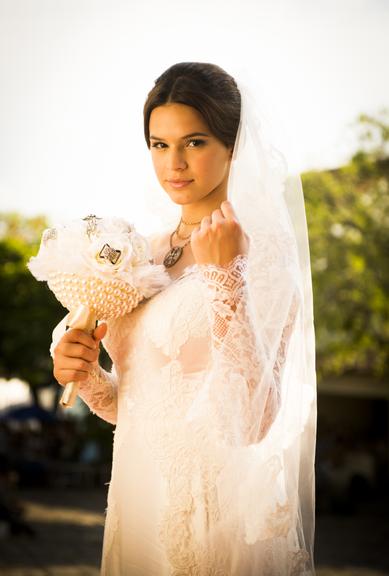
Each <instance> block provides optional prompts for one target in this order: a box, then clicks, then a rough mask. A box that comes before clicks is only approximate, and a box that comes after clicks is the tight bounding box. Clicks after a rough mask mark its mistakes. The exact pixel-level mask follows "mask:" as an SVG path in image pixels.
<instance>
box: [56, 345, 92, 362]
mask: <svg viewBox="0 0 389 576" xmlns="http://www.w3.org/2000/svg"><path fill="white" fill-rule="evenodd" d="M61 353H62V354H63V355H64V356H68V357H69V358H82V359H83V360H86V361H87V362H95V361H96V360H97V358H98V357H99V349H98V348H95V349H94V350H91V349H90V348H88V347H87V346H84V344H78V343H77V344H73V343H72V342H63V343H62V346H61Z"/></svg>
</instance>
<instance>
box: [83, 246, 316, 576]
mask: <svg viewBox="0 0 389 576" xmlns="http://www.w3.org/2000/svg"><path fill="white" fill-rule="evenodd" d="M247 272H248V269H247V257H246V256H245V255H242V254H239V255H237V256H236V257H235V258H234V259H233V260H232V261H231V262H230V263H229V264H228V265H227V266H225V267H222V266H216V265H213V264H203V265H194V266H193V267H192V268H191V269H190V270H188V273H187V274H186V275H184V277H183V278H181V279H180V280H179V281H177V282H175V283H173V284H172V285H170V286H168V287H167V288H166V289H165V290H163V291H162V292H160V293H158V294H157V295H155V296H154V297H153V298H151V299H150V300H148V301H146V302H144V303H142V304H141V305H139V306H138V308H137V309H135V310H134V311H133V312H132V313H131V314H130V315H128V316H126V317H123V318H122V319H119V320H117V321H114V322H112V323H111V325H109V331H108V335H107V337H106V339H105V340H104V345H105V347H106V348H107V350H108V352H109V354H110V356H111V358H112V359H113V362H114V367H115V369H114V370H113V372H112V373H108V372H106V371H104V370H103V369H102V368H100V367H96V368H95V369H94V370H93V371H92V373H91V374H90V378H89V379H88V380H87V381H86V382H83V383H82V384H81V385H80V389H79V395H80V397H81V398H82V399H83V400H84V402H86V404H87V405H88V406H89V408H90V410H91V411H92V412H93V413H95V414H96V415H98V416H99V417H100V418H103V419H104V420H106V421H108V422H110V423H112V424H115V425H117V426H116V429H115V431H114V451H113V458H114V467H115V473H114V475H113V478H112V481H111V484H110V487H109V497H108V508H107V523H106V528H105V533H104V549H103V562H102V571H101V574H102V576H121V570H122V566H123V564H122V560H123V558H124V557H125V555H126V553H127V554H128V550H127V551H126V550H125V546H124V545H123V544H122V542H123V541H125V538H124V537H123V538H122V537H119V535H118V531H119V530H120V531H123V530H124V528H123V526H124V522H123V521H122V520H123V519H124V518H126V517H131V515H135V511H134V510H131V509H128V508H126V506H125V505H124V504H123V502H126V501H125V500H123V496H124V495H123V486H127V490H128V491H129V490H130V485H131V483H130V482H128V483H127V482H126V478H131V477H133V473H134V467H136V466H139V467H140V466H143V465H145V466H147V463H148V462H152V467H150V468H145V472H144V475H143V477H144V478H147V479H149V478H151V479H152V481H153V482H155V486H154V488H153V489H152V494H151V493H150V492H146V488H143V486H142V485H141V484H140V483H139V486H138V488H137V490H138V491H139V493H138V492H137V493H136V496H134V499H135V500H136V499H138V500H141V499H142V498H143V499H145V500H146V499H148V498H149V496H150V497H151V495H153V497H156V496H155V495H160V502H159V505H158V504H156V507H157V508H158V510H157V511H156V517H155V526H156V534H155V541H154V540H151V539H148V540H147V542H146V541H145V542H144V543H143V545H144V551H146V548H147V553H146V552H145V555H144V556H147V557H148V558H149V559H150V564H147V566H146V564H144V565H143V564H141V560H139V564H138V563H137V562H138V559H137V558H135V556H134V557H131V558H129V557H128V558H127V560H128V563H127V564H126V566H131V568H129V569H128V574H129V576H131V574H133V575H134V576H135V575H136V576H252V574H254V573H261V574H262V575H263V576H267V575H268V576H274V574H275V573H277V574H278V573H279V574H282V575H284V576H297V575H301V574H305V573H306V574H307V576H308V574H310V572H309V571H307V572H304V571H303V570H304V568H303V566H304V563H305V561H306V555H307V553H306V552H305V551H304V550H300V549H299V548H298V545H297V547H296V543H295V542H294V543H293V547H291V546H289V545H288V544H286V535H287V534H288V532H289V530H290V507H289V505H288V504H287V503H285V504H284V503H282V504H281V503H280V502H278V501H277V500H274V502H273V503H272V504H273V506H272V507H271V508H269V511H268V515H267V518H266V519H263V521H262V522H261V523H259V524H258V523H257V524H258V525H256V518H255V514H254V512H255V510H254V511H251V515H252V516H253V519H252V518H250V517H249V515H248V516H247V518H246V530H247V532H249V533H250V535H251V539H250V543H249V541H248V540H245V539H244V528H245V526H244V520H245V519H244V518H242V519H236V518H235V517H234V516H233V514H232V512H231V509H230V508H231V507H230V505H229V503H231V500H230V501H228V500H227V499H224V498H223V489H224V488H223V486H224V484H223V482H224V480H223V478H224V476H223V475H224V474H225V473H226V464H227V463H228V459H229V458H232V457H234V455H237V458H240V454H242V459H241V460H237V462H240V463H242V470H241V473H242V474H243V475H244V474H245V473H246V472H245V469H244V468H243V466H244V465H245V464H244V463H245V462H246V460H245V458H246V456H245V454H246V452H245V450H247V449H248V447H249V445H250V444H251V443H253V442H256V443H258V442H259V441H260V440H261V439H263V438H265V436H266V434H267V432H268V431H269V430H270V429H271V426H272V423H273V422H274V419H275V418H276V416H277V413H278V410H279V406H280V401H281V390H280V385H281V381H282V374H283V370H284V367H285V362H286V359H287V351H288V345H289V341H290V338H291V337H292V334H293V329H294V325H295V322H296V319H297V317H298V313H299V307H300V301H299V298H298V296H297V294H295V295H294V296H293V298H292V299H291V300H290V301H289V302H287V303H285V310H286V313H285V323H284V328H283V331H282V334H280V335H278V337H277V338H275V340H277V342H278V346H277V349H276V350H273V349H271V348H270V347H269V346H266V342H265V344H264V343H263V342H259V341H258V339H257V334H256V332H255V330H254V327H253V318H254V311H253V307H252V302H251V300H250V292H249V288H248V282H247ZM269 358H273V359H274V361H273V370H272V372H271V373H270V374H268V373H267V372H266V371H264V368H263V366H264V360H266V361H268V359H269ZM206 385H208V386H209V388H208V400H209V402H208V403H207V404H206V412H205V413H203V412H201V411H200V414H206V416H207V417H206V418H205V419H201V418H200V419H197V420H196V419H194V420H193V421H192V422H189V423H188V422H187V421H186V420H185V418H184V417H183V416H184V415H186V414H188V412H189V411H190V409H191V408H192V407H193V406H194V405H195V404H196V398H197V397H198V395H199V393H200V391H201V390H202V389H203V388H204V389H205V388H206ZM207 411H208V412H207ZM258 427H259V429H258ZM220 439H222V442H220ZM140 455H141V456H142V459H140ZM150 466H151V465H150ZM142 470H143V468H142ZM247 470H251V469H250V468H247ZM277 473H278V469H275V470H274V473H273V472H272V474H269V478H268V484H269V485H270V484H271V483H275V482H276V481H277ZM127 474H128V476H126V475H127ZM250 474H251V472H250ZM140 475H142V474H140ZM119 479H120V482H119V481H117V480H119ZM252 480H253V482H256V476H255V474H252ZM238 482H239V479H238ZM237 486H239V484H237ZM254 486H255V484H253V487H254ZM142 490H144V491H143V492H142ZM259 497H260V495H259ZM232 498H235V499H236V498H237V495H236V494H235V493H234V494H233V495H232ZM157 512H158V513H157ZM140 521H141V520H140ZM238 521H240V522H241V524H239V522H238ZM237 522H238V523H237ZM250 522H251V524H250ZM221 526H224V527H225V528H223V530H224V531H223V532H220V529H221V528H220V527H221ZM127 537H128V538H130V537H131V535H130V534H127ZM150 538H151V537H150ZM232 544H234V545H238V546H239V549H240V556H239V558H240V562H241V564H239V565H238V566H237V565H236V564H235V565H234V559H233V557H232V556H231V554H232V552H231V545H232ZM140 546H142V543H141V544H140ZM278 547H280V548H279V549H278ZM161 551H163V554H162V552H161ZM278 551H279V552H280V554H279V557H280V558H281V557H283V558H284V560H282V562H283V563H282V565H281V560H274V558H276V557H278V555H277V552H278ZM288 554H289V556H288ZM136 556H138V555H136ZM141 556H142V554H140V553H139V558H141ZM154 557H155V560H154V561H153V563H152V561H151V559H152V558H154ZM286 558H288V559H286ZM244 559H246V560H247V568H246V560H244ZM285 559H286V560H285ZM144 561H145V562H146V560H144ZM275 561H277V562H278V561H279V562H280V564H279V565H278V564H277V566H276V572H275V571H274V569H275V568H274V567H275V564H274V562H275ZM235 562H236V558H235ZM255 562H261V564H258V565H257V564H255ZM243 564H244V567H243ZM118 566H121V568H120V569H119V568H118ZM278 566H279V567H280V569H279V571H277V570H278ZM253 567H254V570H255V571H253ZM258 567H259V570H258V569H257V568H258Z"/></svg>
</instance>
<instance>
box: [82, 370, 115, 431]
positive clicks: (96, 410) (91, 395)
mask: <svg viewBox="0 0 389 576" xmlns="http://www.w3.org/2000/svg"><path fill="white" fill-rule="evenodd" d="M78 395H79V396H80V398H82V400H83V401H84V402H85V404H87V406H89V409H90V411H91V412H92V413H93V414H96V415H97V416H99V417H100V418H101V419H102V420H105V421H106V422H110V423H111V424H116V420H117V396H118V395H117V377H116V373H115V369H114V367H112V372H107V371H106V370H104V369H103V368H101V366H100V365H99V364H97V365H96V366H94V367H93V369H92V371H91V372H90V376H89V378H88V380H85V381H84V382H80V385H79V389H78Z"/></svg>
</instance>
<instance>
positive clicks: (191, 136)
mask: <svg viewBox="0 0 389 576" xmlns="http://www.w3.org/2000/svg"><path fill="white" fill-rule="evenodd" d="M194 136H208V137H209V134H206V133H205V132H191V134H186V136H182V138H181V140H186V139H187V138H193V137H194ZM150 140H160V141H162V142H165V140H164V139H163V138H158V136H153V135H152V134H150Z"/></svg>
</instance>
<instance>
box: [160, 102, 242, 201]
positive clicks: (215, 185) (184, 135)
mask: <svg viewBox="0 0 389 576" xmlns="http://www.w3.org/2000/svg"><path fill="white" fill-rule="evenodd" d="M149 128H150V149H151V156H152V160H153V165H154V169H155V172H156V175H157V178H158V180H159V183H160V184H161V186H162V188H163V189H164V190H165V191H166V192H167V193H168V194H169V196H170V198H171V199H172V201H173V202H175V203H176V204H191V203H195V202H198V201H200V200H202V199H203V198H205V197H206V196H208V195H209V194H212V195H219V194H220V195H222V194H223V193H224V192H225V190H226V187H227V179H228V171H229V166H230V161H231V152H232V151H231V149H230V148H227V147H226V146H225V145H224V144H223V143H222V142H221V141H220V140H218V139H217V138H216V137H215V136H214V135H213V134H212V133H211V132H210V130H209V128H208V125H207V124H206V122H205V121H204V119H203V117H202V115H201V114H200V113H199V112H198V111H197V110H196V109H195V108H192V106H187V105H186V104H176V103H172V104H164V105H163V106H158V107H157V108H154V110H153V111H152V113H151V115H150V122H149Z"/></svg>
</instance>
